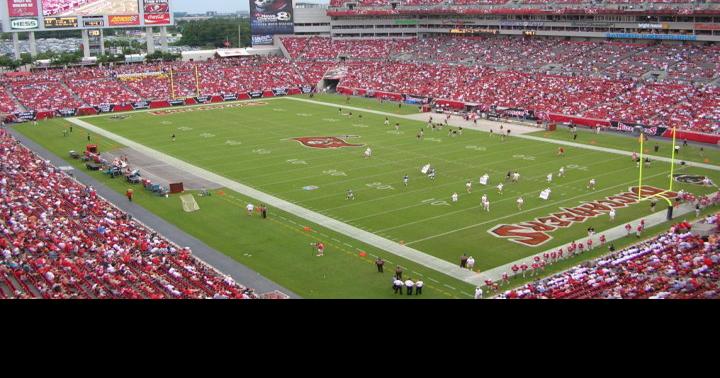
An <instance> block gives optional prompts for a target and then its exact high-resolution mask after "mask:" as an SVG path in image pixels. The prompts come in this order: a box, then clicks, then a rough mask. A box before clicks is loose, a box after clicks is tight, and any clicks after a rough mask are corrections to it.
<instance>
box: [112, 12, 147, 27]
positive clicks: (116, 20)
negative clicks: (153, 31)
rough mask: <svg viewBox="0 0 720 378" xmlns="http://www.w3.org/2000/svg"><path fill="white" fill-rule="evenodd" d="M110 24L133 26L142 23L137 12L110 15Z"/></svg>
mask: <svg viewBox="0 0 720 378" xmlns="http://www.w3.org/2000/svg"><path fill="white" fill-rule="evenodd" d="M108 24H109V25H110V26H133V25H140V16H139V15H137V14H130V15H119V16H108Z"/></svg>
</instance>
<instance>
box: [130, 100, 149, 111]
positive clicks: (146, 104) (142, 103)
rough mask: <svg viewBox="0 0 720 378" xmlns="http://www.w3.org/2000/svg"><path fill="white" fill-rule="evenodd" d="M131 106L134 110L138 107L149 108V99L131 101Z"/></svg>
mask: <svg viewBox="0 0 720 378" xmlns="http://www.w3.org/2000/svg"><path fill="white" fill-rule="evenodd" d="M132 107H133V109H135V110H138V109H149V108H150V101H138V102H133V103H132Z"/></svg>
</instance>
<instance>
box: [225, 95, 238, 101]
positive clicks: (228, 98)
mask: <svg viewBox="0 0 720 378" xmlns="http://www.w3.org/2000/svg"><path fill="white" fill-rule="evenodd" d="M237 99H238V98H237V95H236V94H226V95H223V101H237Z"/></svg>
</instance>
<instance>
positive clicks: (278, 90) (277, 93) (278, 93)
mask: <svg viewBox="0 0 720 378" xmlns="http://www.w3.org/2000/svg"><path fill="white" fill-rule="evenodd" d="M272 92H273V94H274V95H275V96H286V95H287V88H274V89H273V90H272Z"/></svg>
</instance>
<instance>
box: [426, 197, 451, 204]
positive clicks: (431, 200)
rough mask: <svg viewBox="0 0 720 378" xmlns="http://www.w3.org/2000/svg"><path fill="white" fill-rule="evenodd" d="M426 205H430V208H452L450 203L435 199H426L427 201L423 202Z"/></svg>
mask: <svg viewBox="0 0 720 378" xmlns="http://www.w3.org/2000/svg"><path fill="white" fill-rule="evenodd" d="M422 203H424V204H429V205H430V206H450V204H449V203H448V201H443V200H438V199H435V198H430V199H426V200H425V201H422Z"/></svg>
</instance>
